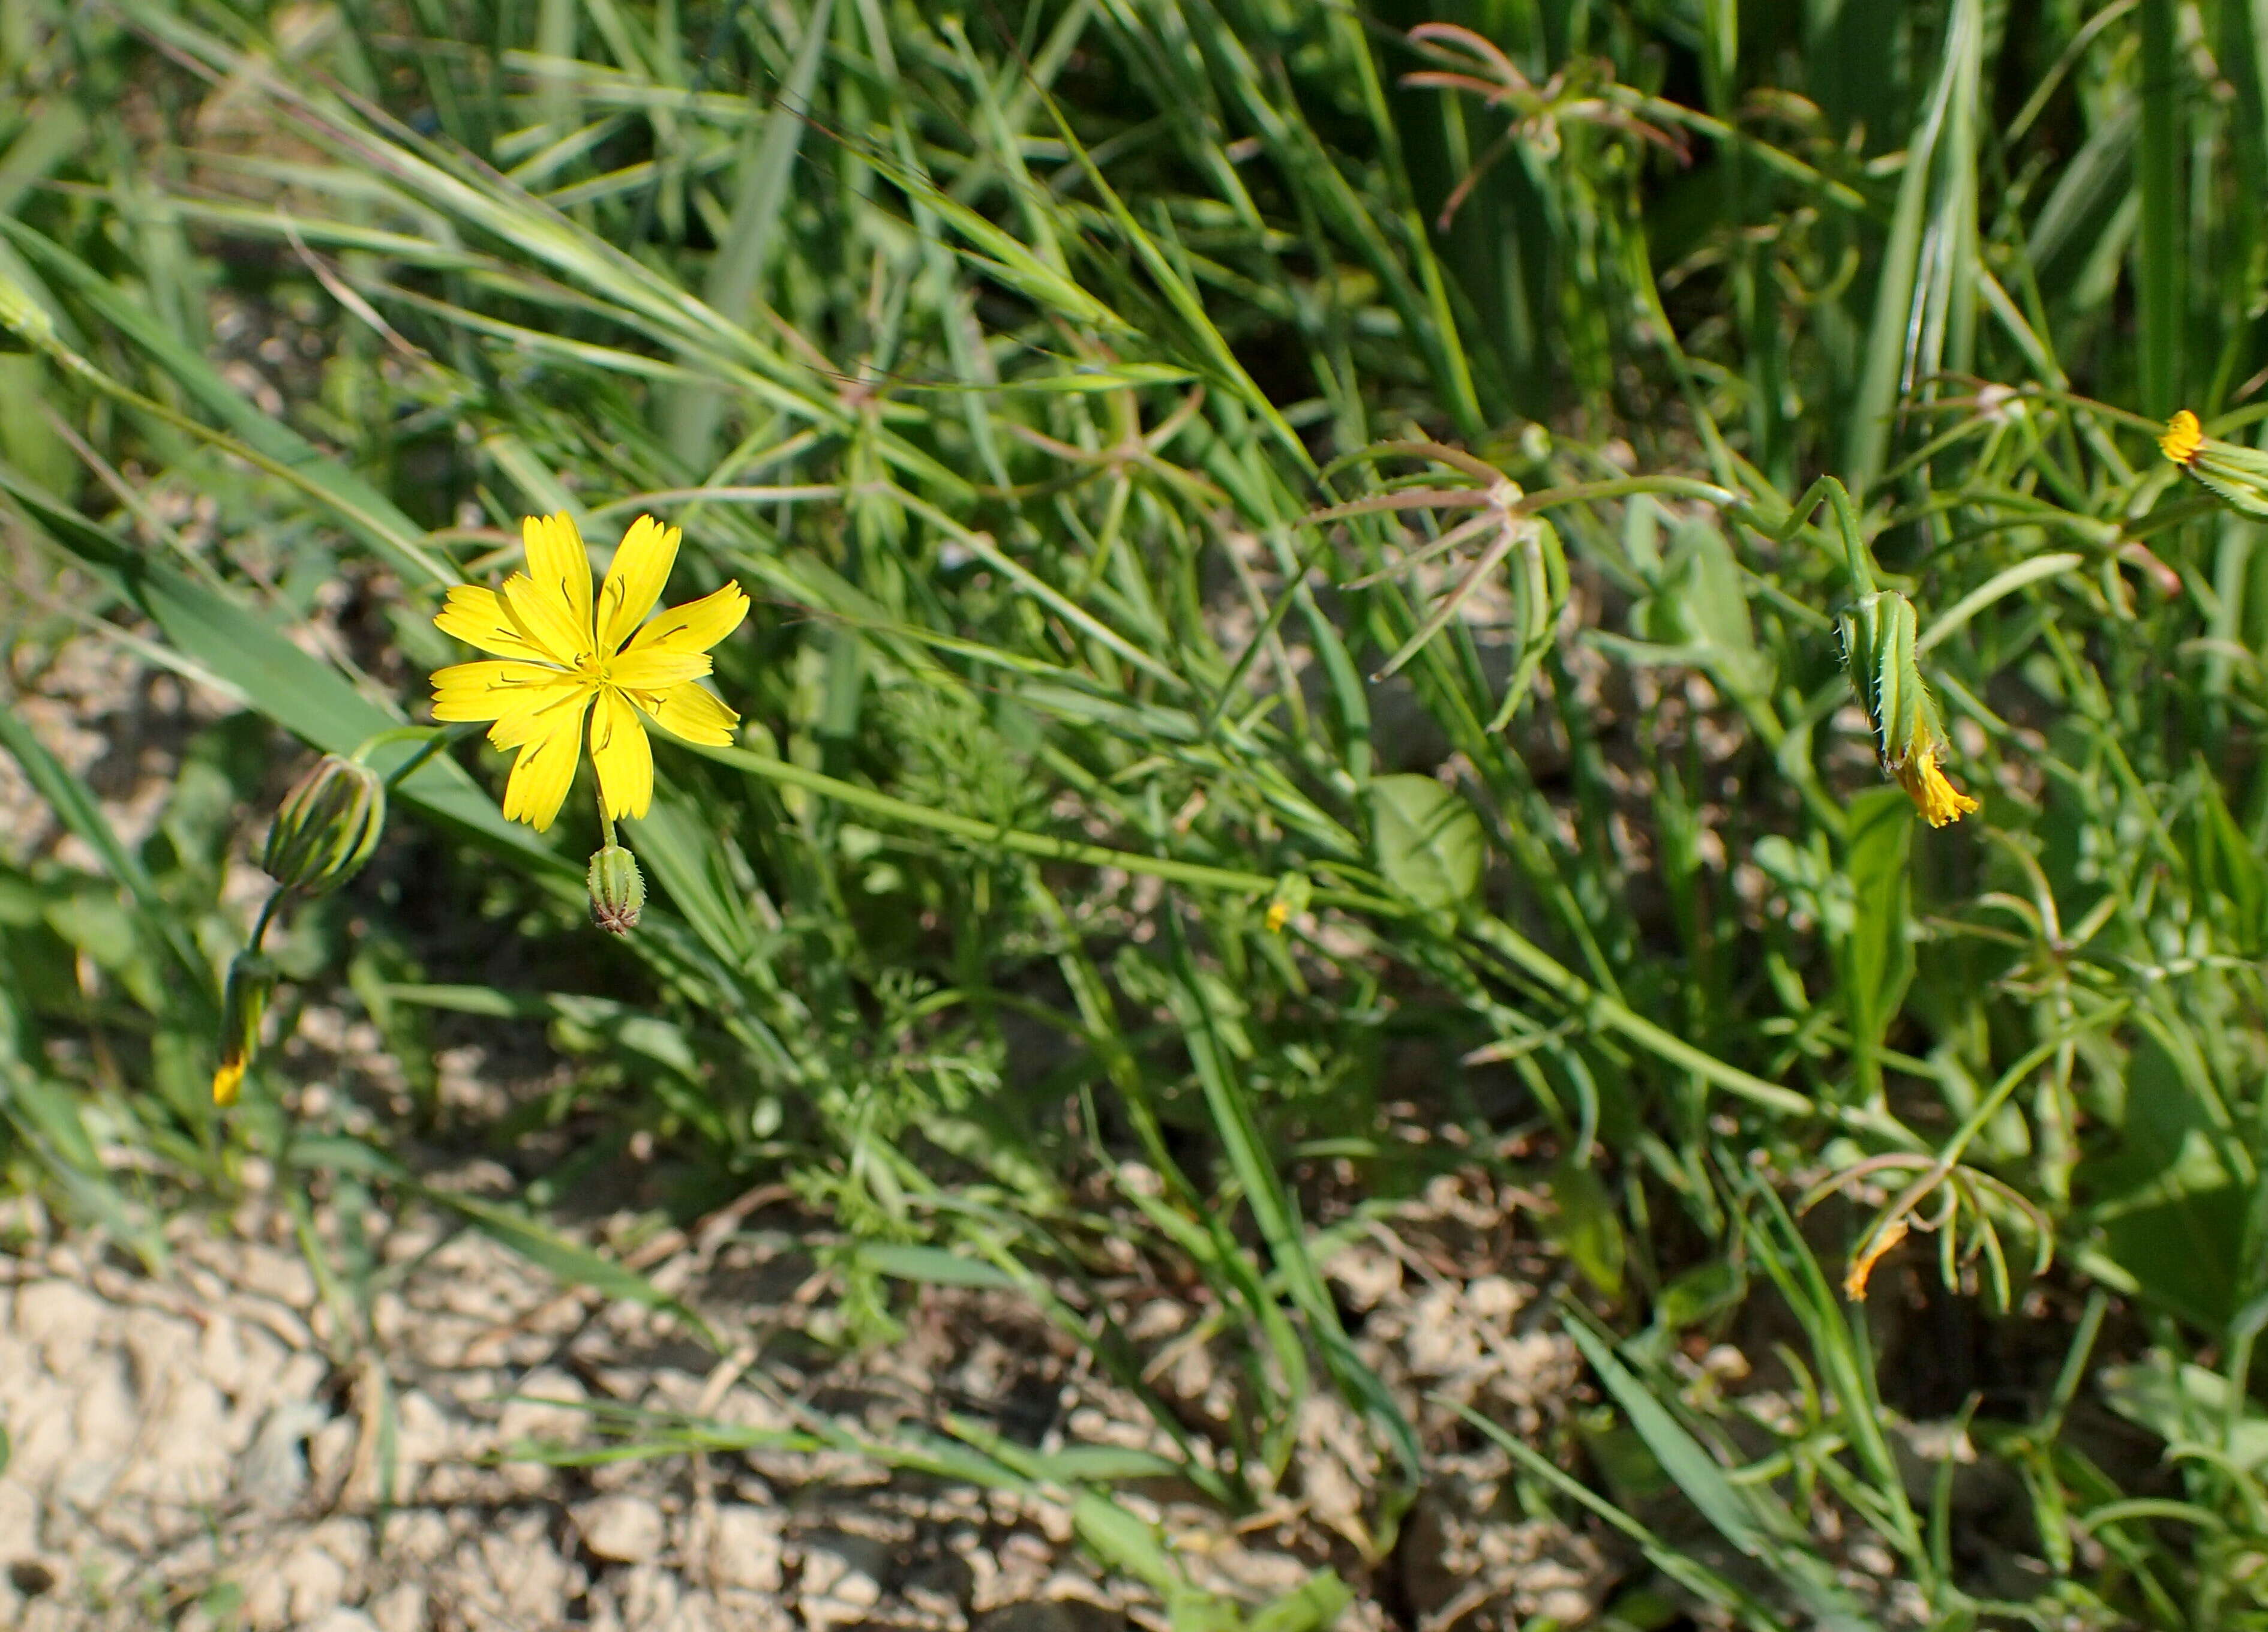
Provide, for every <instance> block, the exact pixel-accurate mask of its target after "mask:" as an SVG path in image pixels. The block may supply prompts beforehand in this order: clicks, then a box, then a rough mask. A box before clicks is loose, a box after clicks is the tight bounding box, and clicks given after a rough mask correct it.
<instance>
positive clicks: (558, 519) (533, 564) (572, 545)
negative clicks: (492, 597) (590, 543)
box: [519, 511, 591, 645]
mask: <svg viewBox="0 0 2268 1632" xmlns="http://www.w3.org/2000/svg"><path fill="white" fill-rule="evenodd" d="M519 540H520V543H521V544H522V545H523V546H525V547H526V548H527V576H528V577H531V578H534V580H535V581H536V582H537V583H538V584H541V585H542V586H543V588H544V589H545V590H546V591H547V592H550V593H552V594H555V595H556V596H558V597H559V599H560V602H561V604H562V605H563V606H565V607H566V608H567V614H568V616H569V617H570V618H571V619H572V620H573V621H574V624H575V628H576V629H577V630H578V633H579V635H580V636H581V639H582V642H583V643H584V644H585V645H588V644H589V643H590V631H591V555H590V552H589V551H588V550H586V549H585V548H583V535H582V534H581V533H578V532H577V531H576V530H575V518H573V517H572V516H571V515H569V514H567V512H566V511H560V513H559V514H557V515H556V516H530V517H528V518H527V519H525V520H524V521H522V522H521V523H520V524H519Z"/></svg>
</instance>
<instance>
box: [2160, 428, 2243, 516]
mask: <svg viewBox="0 0 2268 1632" xmlns="http://www.w3.org/2000/svg"><path fill="white" fill-rule="evenodd" d="M2158 451H2159V452H2161V453H2163V454H2164V455H2165V456H2166V457H2167V458H2168V459H2171V460H2172V461H2173V462H2174V463H2175V464H2176V465H2179V466H2180V467H2182V468H2183V470H2185V471H2187V472H2189V474H2191V475H2192V476H2195V477H2196V478H2197V479H2198V481H2199V482H2202V483H2204V484H2205V486H2206V487H2207V488H2209V489H2212V490H2213V492H2215V493H2217V494H2219V495H2220V496H2221V497H2222V498H2224V499H2226V500H2227V501H2228V503H2229V504H2233V505H2235V507H2236V508H2237V509H2239V510H2241V511H2245V512H2247V513H2248V514H2250V515H2254V516H2268V452H2261V451H2260V450H2259V449H2257V448H2248V447H2246V446H2244V445H2242V443H2236V442H2223V441H2222V440H2221V439H2220V437H2208V436H2207V435H2205V427H2204V426H2203V425H2200V424H2199V423H2198V416H2197V415H2194V414H2192V413H2191V412H2190V411H2189V409H2187V408H2183V410H2182V411H2181V412H2180V413H2178V414H2176V415H2174V416H2173V417H2172V418H2171V419H2169V420H2168V421H2167V422H2166V429H2165V432H2164V434H2163V435H2161V437H2159V438H2158Z"/></svg>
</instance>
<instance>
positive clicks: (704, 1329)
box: [411, 1183, 718, 1348]
mask: <svg viewBox="0 0 2268 1632" xmlns="http://www.w3.org/2000/svg"><path fill="white" fill-rule="evenodd" d="M411 1187H412V1188H414V1189H415V1190H416V1193H417V1194H418V1195H421V1196H423V1198H424V1199H425V1200H427V1201H428V1202H432V1203H433V1205H435V1206H436V1207H439V1208H441V1209H445V1210H446V1211H448V1212H453V1213H454V1214H456V1215H457V1216H458V1217H460V1218H462V1219H463V1220H464V1221H465V1222H466V1223H467V1224H470V1225H472V1227H473V1228H474V1229H475V1230H478V1231H480V1232H481V1233H482V1235H485V1236H487V1237H488V1238H489V1239H490V1240H492V1241H494V1242H496V1243H497V1245H498V1246H504V1247H508V1248H510V1249H511V1250H512V1251H513V1252H515V1253H519V1255H520V1256H521V1257H522V1258H525V1259H526V1260H527V1261H528V1262H530V1263H532V1264H534V1265H535V1266H536V1268H540V1269H542V1270H544V1271H545V1272H546V1273H548V1274H549V1275H553V1276H555V1277H556V1278H557V1279H558V1280H559V1281H561V1282H562V1283H564V1284H566V1285H568V1286H580V1287H586V1288H588V1289H589V1290H592V1291H593V1292H597V1293H599V1294H600V1296H602V1297H606V1298H621V1299H623V1300H625V1301H627V1302H630V1303H634V1304H643V1305H645V1306H646V1307H647V1308H649V1309H658V1310H661V1311H664V1312H667V1313H669V1314H673V1315H675V1316H676V1317H677V1318H678V1319H679V1320H683V1321H684V1322H685V1323H686V1324H687V1325H688V1326H689V1327H692V1328H693V1329H694V1330H695V1331H696V1333H698V1334H700V1336H701V1339H702V1341H703V1342H706V1343H708V1344H709V1345H710V1346H711V1348H716V1347H718V1343H717V1337H716V1334H715V1333H713V1332H711V1330H710V1329H709V1326H708V1323H707V1322H706V1321H704V1320H702V1319H701V1317H700V1316H699V1315H697V1314H696V1313H695V1312H693V1311H692V1310H690V1309H689V1308H687V1307H686V1306H685V1305H683V1304H681V1303H680V1302H679V1301H678V1300H677V1299H676V1298H672V1297H671V1296H670V1295H669V1294H668V1293H666V1292H665V1291H663V1290H661V1289H660V1288H659V1287H658V1286H656V1285H655V1284H654V1283H652V1282H651V1281H649V1280H647V1279H646V1278H645V1277H644V1275H640V1274H638V1273H637V1270H635V1269H629V1268H623V1267H622V1265H621V1264H618V1263H616V1262H615V1261H614V1260H613V1259H611V1258H608V1256H606V1255H605V1254H604V1253H598V1252H593V1250H592V1249H591V1248H589V1247H587V1246H580V1245H578V1243H576V1242H573V1241H571V1240H569V1239H566V1238H565V1237H564V1236H562V1235H559V1234H556V1232H554V1231H550V1230H548V1229H546V1228H544V1226H543V1225H541V1224H539V1223H537V1222H536V1221H535V1220H534V1219H533V1218H531V1217H528V1216H527V1214H525V1213H521V1212H519V1211H516V1210H514V1209H512V1208H508V1207H503V1206H499V1205H497V1203H496V1202H483V1201H481V1200H479V1199H477V1198H476V1197H474V1196H469V1195H455V1194H453V1193H452V1192H450V1191H447V1190H436V1189H434V1188H432V1187H430V1186H427V1185H423V1184H414V1183H413V1184H412V1186H411Z"/></svg>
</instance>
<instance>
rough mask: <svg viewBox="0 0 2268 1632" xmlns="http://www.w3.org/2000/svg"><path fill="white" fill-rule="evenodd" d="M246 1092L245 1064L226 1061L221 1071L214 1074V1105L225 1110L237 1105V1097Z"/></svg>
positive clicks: (222, 1064) (236, 1061)
mask: <svg viewBox="0 0 2268 1632" xmlns="http://www.w3.org/2000/svg"><path fill="white" fill-rule="evenodd" d="M243 1091H244V1062H243V1061H241V1060H224V1061H223V1062H221V1068H220V1070H217V1071H215V1072H214V1073H213V1103H214V1104H215V1105H217V1106H220V1107H221V1108H222V1109H224V1110H225V1109H227V1108H228V1107H229V1106H232V1105H234V1104H235V1103H236V1096H237V1095H238V1094H239V1093H241V1092H243Z"/></svg>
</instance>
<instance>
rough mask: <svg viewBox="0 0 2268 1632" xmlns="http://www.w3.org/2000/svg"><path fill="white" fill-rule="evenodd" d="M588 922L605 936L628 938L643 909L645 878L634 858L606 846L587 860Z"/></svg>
mask: <svg viewBox="0 0 2268 1632" xmlns="http://www.w3.org/2000/svg"><path fill="white" fill-rule="evenodd" d="M590 882H591V922H592V923H595V924H597V925H598V926H599V927H600V929H602V930H605V931H606V932H607V933H608V934H609V935H628V934H629V933H630V931H631V930H635V929H637V921H638V914H639V913H641V912H643V911H644V910H645V878H644V874H642V873H640V872H639V871H638V864H637V856H633V855H631V854H630V852H629V851H628V850H626V849H623V848H622V846H621V845H619V844H609V845H608V846H607V847H606V848H605V849H601V850H600V851H599V852H598V853H597V854H596V855H594V856H592V857H591V880H590Z"/></svg>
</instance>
